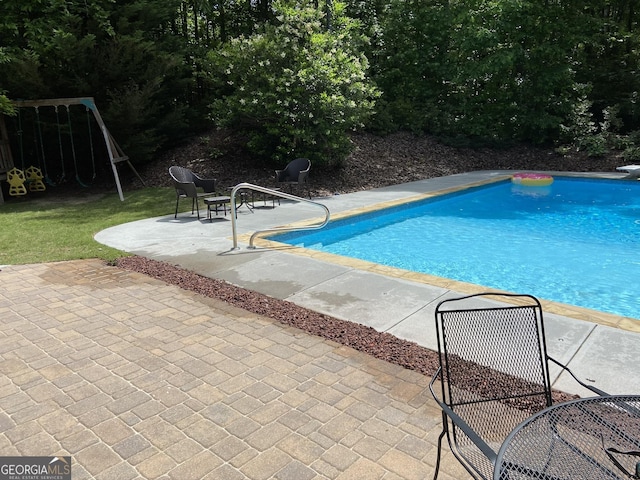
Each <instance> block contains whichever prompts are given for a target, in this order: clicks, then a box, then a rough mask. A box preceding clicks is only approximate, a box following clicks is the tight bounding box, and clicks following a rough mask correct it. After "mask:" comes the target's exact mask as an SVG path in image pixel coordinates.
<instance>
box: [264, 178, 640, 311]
mask: <svg viewBox="0 0 640 480" xmlns="http://www.w3.org/2000/svg"><path fill="white" fill-rule="evenodd" d="M272 238H273V239H274V240H276V241H279V242H283V243H287V244H291V245H296V246H303V247H306V248H310V249H315V250H320V251H324V252H330V253H334V254H338V255H343V256H347V257H354V258H359V259H362V260H367V261H370V262H375V263H379V264H382V265H388V266H392V267H397V268H402V269H405V270H411V271H415V272H421V273H428V274H431V275H435V276H438V277H445V278H450V279H455V280H460V281H463V282H468V283H474V284H478V285H482V286H486V287H493V288H497V289H501V290H507V291H511V292H518V293H530V294H533V295H536V296H538V297H540V298H545V299H547V300H552V301H558V302H563V303H568V304H571V305H577V306H581V307H586V308H590V309H594V310H599V311H603V312H609V313H613V314H618V315H623V316H628V317H632V318H636V319H640V182H630V181H629V182H627V181H617V180H589V179H574V178H556V179H555V181H554V182H553V184H552V185H551V186H550V187H522V186H516V185H513V184H512V183H511V182H509V181H507V182H500V183H497V184H492V185H489V186H483V187H476V188H471V189H468V190H464V191H463V192H458V193H454V194H448V195H443V196H439V197H435V198H433V199H428V200H423V201H420V202H415V203H411V204H407V205H402V206H399V207H394V208H390V209H385V210H381V211H378V212H372V213H368V214H365V215H359V216H357V217H351V218H348V219H343V220H339V221H335V222H331V223H330V224H329V225H328V226H327V227H325V228H324V229H322V230H317V231H312V232H291V233H288V234H282V235H277V236H274V237H272Z"/></svg>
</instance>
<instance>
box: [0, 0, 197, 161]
mask: <svg viewBox="0 0 640 480" xmlns="http://www.w3.org/2000/svg"><path fill="white" fill-rule="evenodd" d="M179 4H180V2H179V0H168V1H164V2H153V1H150V0H119V1H118V2H113V1H110V0H87V1H84V0H82V1H81V0H70V1H66V2H59V1H56V0H3V1H2V6H1V7H0V38H1V39H2V45H0V52H2V54H3V59H4V63H3V68H2V69H0V88H2V89H4V90H5V91H6V95H7V96H8V97H9V98H27V99H29V98H32V99H33V98H51V97H54V98H60V97H78V96H93V97H95V98H96V102H97V104H98V105H99V106H100V109H101V112H102V115H103V117H104V118H105V120H106V121H107V123H108V124H109V126H110V129H111V130H112V133H113V134H114V136H115V137H116V138H118V139H119V140H120V143H121V144H122V146H123V148H124V149H125V151H126V152H127V153H128V154H129V156H130V157H131V158H132V160H133V161H134V162H141V161H144V160H147V159H149V158H150V156H151V154H152V153H153V152H154V151H155V150H156V149H157V148H158V146H159V145H161V144H162V142H163V141H164V140H166V139H167V138H170V137H171V136H172V135H180V134H181V133H182V132H181V130H184V128H185V126H186V124H185V121H184V112H185V111H186V110H187V108H186V102H185V101H184V100H185V98H186V96H187V95H186V93H187V92H189V90H190V85H189V83H190V82H191V81H192V80H191V72H190V70H189V69H188V68H185V67H186V66H185V63H184V61H183V58H184V57H183V54H184V48H183V44H182V43H181V38H180V37H177V36H175V35H172V33H171V31H170V29H169V28H168V26H169V25H170V24H171V21H172V20H173V18H174V16H175V14H176V12H177V10H178V7H179Z"/></svg>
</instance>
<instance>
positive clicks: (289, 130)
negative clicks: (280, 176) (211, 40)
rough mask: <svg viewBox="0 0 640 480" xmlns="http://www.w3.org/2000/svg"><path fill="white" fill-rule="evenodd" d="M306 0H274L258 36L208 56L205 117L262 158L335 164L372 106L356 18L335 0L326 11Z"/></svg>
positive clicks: (371, 88) (372, 92) (234, 42)
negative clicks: (209, 90)
mask: <svg viewBox="0 0 640 480" xmlns="http://www.w3.org/2000/svg"><path fill="white" fill-rule="evenodd" d="M313 3H314V2H313V1H312V0H299V1H292V0H288V1H287V0H276V1H275V2H274V4H273V9H274V12H275V19H274V21H273V22H271V23H267V24H265V26H264V29H263V31H262V32H261V33H256V34H253V35H251V36H250V37H238V38H234V39H232V40H231V41H230V42H229V43H227V44H225V45H224V46H223V47H222V48H220V49H218V50H216V51H213V52H211V53H210V54H209V66H208V68H209V71H208V73H209V78H210V80H211V81H212V83H213V88H214V92H215V95H216V96H217V98H215V99H214V100H213V102H212V105H211V114H212V118H213V119H214V121H215V122H216V123H217V124H218V125H219V126H225V127H232V128H235V129H236V131H238V132H241V133H244V134H246V135H247V137H248V139H249V141H248V148H249V150H250V151H251V152H253V153H254V154H256V155H258V156H259V157H260V158H262V159H263V160H269V161H273V162H277V163H278V164H281V163H282V162H284V161H288V160H291V159H292V158H294V157H307V158H310V159H311V160H312V161H314V162H315V163H317V164H323V163H324V164H334V163H340V161H341V160H342V159H344V158H345V157H346V155H347V154H348V152H349V151H350V149H351V144H350V141H349V137H348V132H349V131H351V130H353V129H355V128H358V127H360V126H362V125H363V122H364V121H365V120H366V119H367V118H368V117H369V116H370V114H371V113H372V110H373V107H374V99H375V97H376V96H377V92H376V89H375V87H374V86H373V85H372V84H371V83H370V82H369V81H368V79H367V76H366V70H367V68H368V62H367V59H366V57H365V56H364V55H362V54H360V53H358V45H359V44H361V42H362V41H363V39H362V38H361V37H358V36H357V34H356V33H355V32H356V31H355V23H354V22H353V21H352V20H350V19H348V18H347V17H346V16H345V15H344V6H343V5H342V4H340V3H334V4H333V8H332V10H327V9H326V8H314V6H313ZM324 12H330V14H331V17H328V16H327V13H324ZM328 27H329V28H328Z"/></svg>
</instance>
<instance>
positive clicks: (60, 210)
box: [0, 188, 190, 265]
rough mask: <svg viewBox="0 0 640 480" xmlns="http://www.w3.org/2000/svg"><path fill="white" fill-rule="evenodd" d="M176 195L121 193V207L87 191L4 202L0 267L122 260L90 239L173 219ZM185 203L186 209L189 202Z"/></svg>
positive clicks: (165, 191) (113, 198) (113, 197)
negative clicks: (126, 227) (105, 232)
mask: <svg viewBox="0 0 640 480" xmlns="http://www.w3.org/2000/svg"><path fill="white" fill-rule="evenodd" d="M175 195H176V194H175V190H174V189H173V188H144V189H140V190H134V191H130V192H125V201H124V202H121V201H120V197H118V194H117V193H115V192H114V193H108V194H92V193H91V192H90V190H87V192H80V193H79V194H69V196H65V197H62V196H59V195H55V194H49V192H42V193H38V194H29V195H27V196H25V197H16V198H13V197H9V198H7V197H5V201H6V203H5V204H3V205H0V265H17V264H27V263H40V262H55V261H62V260H74V259H81V258H102V259H104V260H107V261H111V260H114V259H115V258H118V257H122V256H124V255H126V254H125V253H124V252H122V251H120V250H116V249H113V248H110V247H107V246H105V245H102V244H100V243H98V242H96V241H95V240H94V239H93V236H94V235H95V234H96V233H98V232H99V231H101V230H104V229H105V228H108V227H111V226H114V225H120V224H122V223H127V222H132V221H134V220H140V219H143V218H150V217H158V216H162V215H168V214H171V213H173V211H174V210H173V209H174V206H175ZM183 203H184V205H185V207H186V206H187V203H189V202H183ZM181 206H182V205H181ZM189 207H190V203H189Z"/></svg>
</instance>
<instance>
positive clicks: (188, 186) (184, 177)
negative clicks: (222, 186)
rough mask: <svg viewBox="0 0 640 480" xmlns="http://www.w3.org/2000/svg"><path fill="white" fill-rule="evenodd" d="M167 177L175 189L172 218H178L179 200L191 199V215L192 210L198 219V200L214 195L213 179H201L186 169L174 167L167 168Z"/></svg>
mask: <svg viewBox="0 0 640 480" xmlns="http://www.w3.org/2000/svg"><path fill="white" fill-rule="evenodd" d="M169 175H171V180H172V181H173V186H174V187H175V189H176V212H175V214H174V216H173V217H174V218H178V203H179V202H180V199H181V198H190V199H191V214H192V215H193V212H194V210H195V211H197V212H198V219H200V207H199V206H198V200H199V199H200V198H204V197H210V196H212V195H215V191H216V180H215V179H213V178H208V179H207V178H202V177H200V176H199V175H198V174H196V173H193V172H192V171H191V170H189V169H188V168H184V167H179V166H177V165H174V166H172V167H169Z"/></svg>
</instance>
